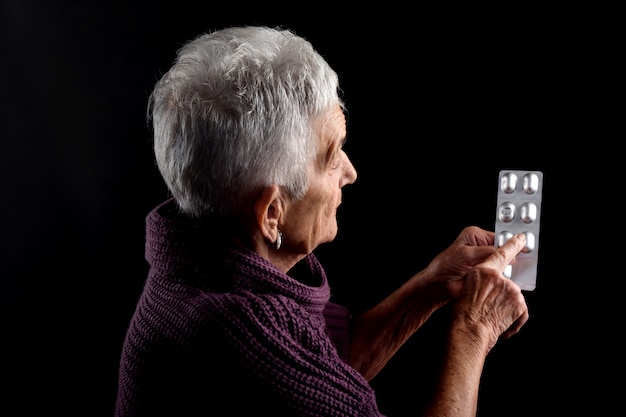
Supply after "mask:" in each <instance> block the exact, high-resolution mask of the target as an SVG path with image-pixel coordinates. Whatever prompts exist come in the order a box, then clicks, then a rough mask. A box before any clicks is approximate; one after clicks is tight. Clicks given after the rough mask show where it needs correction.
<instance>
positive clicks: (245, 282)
mask: <svg viewBox="0 0 626 417" xmlns="http://www.w3.org/2000/svg"><path fill="white" fill-rule="evenodd" d="M218 223H219V222H215V221H208V222H207V221H194V220H191V219H190V218H189V217H187V216H186V215H183V214H181V213H180V212H179V210H178V208H177V206H176V204H175V202H174V201H173V199H170V200H167V201H165V202H163V203H162V204H160V205H159V206H157V207H156V208H155V209H154V210H153V211H152V212H150V214H149V215H148V217H147V219H146V254H145V256H146V260H147V261H148V263H149V264H150V266H151V267H152V268H156V269H157V270H160V271H162V273H164V274H165V275H168V276H170V277H172V278H173V279H177V278H179V277H180V276H183V275H184V276H185V277H187V278H189V277H192V279H194V281H195V282H194V284H195V285H198V286H199V287H200V288H202V289H204V290H209V289H222V290H226V289H228V290H231V291H232V290H233V289H235V290H236V291H245V292H251V293H255V294H270V293H271V294H275V295H284V296H286V297H288V298H291V299H293V300H295V301H296V302H297V303H298V304H300V305H302V306H303V307H304V308H305V309H306V310H307V311H308V312H309V313H311V314H320V313H321V312H322V310H323V309H324V307H325V305H326V303H327V302H328V301H329V299H330V287H329V285H328V280H327V277H326V273H325V271H324V269H323V267H322V266H321V264H320V263H319V261H318V259H317V258H316V257H315V255H314V254H312V253H311V254H309V255H307V256H306V257H305V258H304V259H303V260H302V261H300V262H299V264H298V265H297V266H296V267H294V270H293V271H291V272H290V275H294V276H295V277H292V276H290V275H287V274H285V273H283V272H282V271H280V270H279V269H278V268H277V267H276V266H275V265H274V264H272V263H271V262H269V261H268V260H267V259H265V258H263V257H261V256H260V255H258V254H257V253H256V252H254V251H252V250H250V249H248V248H245V247H242V246H237V245H228V244H225V243H226V239H222V238H221V235H220V233H219V229H220V227H219V225H218ZM216 260H217V261H218V262H215V261H216ZM217 269H219V270H217ZM184 271H189V272H191V273H190V274H184V273H183V274H181V272H184ZM203 279H204V282H203ZM214 279H218V280H219V281H215V280H214ZM303 282H307V283H309V282H315V283H316V285H315V286H311V285H306V284H304V283H303Z"/></svg>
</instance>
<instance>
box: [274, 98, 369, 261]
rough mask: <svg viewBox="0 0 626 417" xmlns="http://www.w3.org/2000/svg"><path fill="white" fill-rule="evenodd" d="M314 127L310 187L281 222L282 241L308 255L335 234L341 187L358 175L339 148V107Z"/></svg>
mask: <svg viewBox="0 0 626 417" xmlns="http://www.w3.org/2000/svg"><path fill="white" fill-rule="evenodd" d="M316 129H317V135H318V137H319V140H320V146H319V151H318V153H317V156H316V158H315V161H314V162H313V163H312V164H311V166H310V167H309V172H310V177H309V189H308V191H307V193H306V195H305V196H304V198H303V199H302V200H298V201H292V202H291V203H290V204H289V205H288V206H287V208H286V210H285V215H284V217H283V222H282V224H281V229H282V230H284V233H285V236H284V244H285V245H288V246H290V247H292V248H293V250H297V251H298V252H299V253H307V254H308V253H311V252H312V251H313V249H315V248H316V247H317V246H318V245H319V244H321V243H324V242H330V241H331V240H333V239H334V238H335V236H336V235H337V208H338V207H339V204H341V188H342V187H343V186H344V185H346V184H352V183H353V182H354V181H355V180H356V177H357V173H356V170H355V169H354V166H353V165H352V162H350V159H348V156H347V155H346V153H345V152H344V151H343V149H342V147H343V144H344V143H345V140H346V118H345V116H344V114H343V110H342V109H341V107H339V106H337V107H336V108H335V109H334V110H332V111H330V112H328V113H327V115H326V116H324V117H322V118H321V119H320V120H319V123H318V124H317V127H316ZM285 249H286V248H285Z"/></svg>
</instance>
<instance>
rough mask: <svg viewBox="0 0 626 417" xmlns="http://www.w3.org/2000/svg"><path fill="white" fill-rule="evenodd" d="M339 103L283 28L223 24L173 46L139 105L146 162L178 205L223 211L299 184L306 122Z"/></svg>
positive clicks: (307, 46)
mask: <svg viewBox="0 0 626 417" xmlns="http://www.w3.org/2000/svg"><path fill="white" fill-rule="evenodd" d="M337 104H339V105H340V106H342V107H343V102H342V101H341V98H340V97H339V83H338V77H337V74H336V73H335V71H334V70H333V69H332V68H331V67H330V66H329V65H328V63H327V62H326V61H325V59H324V58H323V57H322V56H321V55H320V54H319V53H317V52H316V51H315V50H314V48H313V46H312V45H311V43H310V42H309V41H307V40H305V39H304V38H302V37H299V36H296V35H295V33H293V32H292V31H289V30H286V29H278V28H277V29H271V28H268V27H232V28H225V29H221V30H218V31H214V32H212V33H207V34H203V35H201V36H199V37H197V38H196V39H193V40H191V41H189V42H187V43H186V44H185V45H183V46H182V48H181V49H180V50H179V51H178V54H177V58H176V60H175V62H174V64H173V65H172V67H171V68H170V70H169V71H168V72H167V73H166V74H164V75H163V77H162V78H161V79H160V80H159V81H158V82H157V83H156V86H155V88H154V90H153V91H152V93H151V95H150V99H149V105H148V112H149V116H150V117H151V118H152V122H153V129H154V152H155V156H156V162H157V165H158V168H159V171H160V172H161V175H162V176H163V179H164V180H165V183H166V184H167V186H168V189H169V191H170V193H171V194H172V196H173V197H174V198H175V199H176V201H177V202H178V205H179V206H180V208H181V210H182V211H183V212H185V213H187V214H189V215H191V216H195V217H200V216H202V215H203V214H206V213H212V212H216V213H218V214H220V215H223V216H233V215H236V213H238V212H239V211H241V210H242V209H244V208H245V206H246V205H249V204H251V202H252V200H253V198H254V197H255V196H256V195H257V194H258V193H259V191H260V190H261V189H262V188H263V187H266V186H269V185H273V184H277V185H279V186H281V187H283V188H284V189H285V190H286V192H287V193H288V195H289V196H290V197H292V198H294V199H299V198H302V197H303V196H304V194H305V193H306V191H307V188H308V177H309V168H308V166H309V163H310V162H311V161H312V160H313V158H315V155H316V153H317V150H318V140H317V139H316V136H315V131H314V128H313V127H314V122H315V120H316V119H317V118H319V117H320V116H322V115H323V114H324V113H325V112H327V111H328V110H329V109H331V108H332V107H333V106H335V105H337Z"/></svg>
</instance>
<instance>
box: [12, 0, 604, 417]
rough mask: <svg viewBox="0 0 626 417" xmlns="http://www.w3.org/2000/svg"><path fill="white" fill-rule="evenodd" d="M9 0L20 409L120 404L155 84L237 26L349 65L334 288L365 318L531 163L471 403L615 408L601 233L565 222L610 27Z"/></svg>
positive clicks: (147, 202) (480, 219)
mask: <svg viewBox="0 0 626 417" xmlns="http://www.w3.org/2000/svg"><path fill="white" fill-rule="evenodd" d="M0 4H1V5H2V9H1V10H0V12H1V16H0V17H1V19H2V21H1V30H2V40H1V42H2V43H1V44H0V45H1V46H2V63H1V71H2V74H1V75H2V77H1V88H2V109H1V116H0V117H2V119H1V121H2V130H1V132H2V142H1V143H2V149H1V150H0V152H1V154H0V155H1V156H2V162H3V163H2V165H1V166H0V178H1V179H2V193H3V198H2V201H1V204H0V210H1V211H0V216H1V218H2V219H3V227H2V230H3V231H2V236H3V237H4V239H2V240H1V241H0V251H1V252H0V254H1V256H2V275H3V276H2V279H1V280H0V301H1V302H2V311H1V312H2V326H3V333H4V335H5V340H4V341H3V352H4V353H3V363H4V365H3V366H4V368H5V370H8V372H3V376H4V378H5V380H6V381H5V382H8V384H5V387H7V388H5V389H4V390H3V391H2V397H4V400H3V404H6V405H7V407H11V408H14V409H15V410H17V411H14V412H13V413H12V414H11V415H30V414H29V411H30V410H37V409H41V408H42V407H43V409H45V410H46V412H59V413H61V414H62V415H65V416H69V415H77V416H110V415H112V412H113V405H114V401H115V390H116V384H117V365H118V360H119V353H120V349H121V344H122V340H123V336H124V332H125V330H126V325H127V323H128V320H129V319H130V316H131V314H132V311H133V308H134V303H135V302H136V300H137V297H138V296H139V293H140V291H141V288H142V285H143V281H144V279H145V275H146V271H147V266H146V264H145V261H144V259H143V245H144V219H145V216H146V214H147V213H148V211H149V210H150V209H151V208H152V207H153V206H154V205H156V204H157V203H159V202H160V201H162V200H163V199H164V198H166V197H167V191H166V189H165V186H164V184H163V183H162V181H161V179H160V177H159V175H158V172H157V170H156V168H155V166H154V163H153V157H152V153H151V152H152V150H151V145H150V140H151V138H150V130H149V126H148V124H147V121H146V100H147V96H148V94H149V92H150V90H151V88H152V86H153V85H154V82H155V81H156V80H157V78H158V77H159V76H160V74H162V73H163V72H164V71H166V70H167V68H168V67H169V65H170V64H171V63H172V60H173V58H174V54H175V51H176V49H177V48H178V47H179V46H180V45H181V44H182V43H183V42H184V41H186V40H188V39H191V38H192V37H195V36H196V35H198V34H200V33H201V32H205V31H209V30H212V29H216V28H219V27H223V26H231V25H239V24H263V25H268V26H275V25H281V26H285V27H288V28H291V29H294V30H295V31H296V32H297V33H298V34H300V35H302V36H304V37H306V38H308V39H309V40H311V41H312V43H313V44H314V45H315V46H316V48H317V49H318V50H319V51H320V52H321V53H322V54H323V55H324V56H325V57H326V58H327V59H328V61H329V62H330V64H331V65H332V66H333V67H334V68H335V69H336V70H337V72H338V73H339V76H340V81H341V84H342V87H343V89H344V90H345V96H344V98H345V100H346V102H347V105H348V109H349V119H348V135H349V139H348V144H347V145H346V150H347V152H348V154H349V156H350V157H351V158H352V161H353V163H354V165H355V166H356V168H357V171H358V173H359V179H358V181H357V182H356V183H355V184H354V185H351V186H348V187H346V188H345V191H344V199H343V201H344V202H343V204H342V206H341V207H340V210H339V226H340V232H339V236H338V237H337V239H336V241H335V242H333V243H331V244H327V245H324V246H322V247H320V248H319V249H318V252H317V253H318V256H319V257H320V258H321V259H322V261H323V262H324V263H325V265H326V267H327V272H328V274H329V279H330V282H331V287H332V289H333V292H334V296H335V297H336V298H337V300H339V301H341V302H344V303H345V304H347V305H349V306H350V307H351V308H353V309H354V310H355V311H358V310H361V309H364V308H367V307H368V306H370V305H371V304H373V303H375V302H376V301H378V300H379V299H381V298H382V297H384V296H385V295H386V294H388V293H389V292H390V291H392V290H393V289H394V288H396V287H397V286H398V285H400V283H402V282H403V281H404V280H406V279H407V278H408V277H409V276H410V275H411V274H412V273H413V272H415V271H417V270H419V269H421V268H423V267H425V266H426V264H427V262H428V261H429V260H430V259H431V258H432V257H433V256H434V255H435V254H436V253H438V252H439V251H440V250H442V249H444V248H445V247H446V246H447V245H448V244H450V243H451V242H452V240H453V239H454V238H455V237H456V236H457V234H458V233H459V232H460V230H461V229H462V228H463V227H464V226H466V225H470V224H475V225H478V226H481V227H485V228H492V227H493V222H494V215H495V201H496V186H497V181H496V180H497V176H498V172H499V171H500V170H501V169H529V170H541V171H543V172H544V198H543V212H542V233H541V238H540V242H541V254H540V263H539V270H538V287H537V289H536V290H535V291H533V292H527V293H526V296H527V300H528V304H529V307H530V312H531V319H530V321H529V322H528V324H527V325H526V326H525V327H524V328H523V329H522V331H521V333H520V334H518V335H516V336H515V337H514V338H512V339H510V340H507V341H503V342H501V343H500V344H498V345H497V346H496V347H495V348H494V350H493V351H492V353H491V354H490V356H489V357H488V359H487V363H486V367H485V372H484V375H483V384H482V388H481V397H480V402H479V412H478V415H479V416H481V417H486V416H528V415H537V414H539V413H541V414H544V413H545V414H556V415H566V414H568V413H569V412H570V410H576V411H583V410H585V409H587V407H589V409H591V408H592V407H593V409H594V410H595V411H599V408H598V407H600V408H601V407H602V405H603V404H604V405H606V402H605V400H606V399H605V398H604V397H603V396H604V395H608V392H609V391H608V389H606V390H605V388H604V387H605V383H604V376H602V377H601V376H600V375H605V374H606V373H607V372H610V371H611V369H608V370H607V369H606V368H603V367H602V366H600V365H599V364H598V361H599V360H600V359H601V357H602V356H604V355H605V352H601V353H598V349H597V346H598V345H599V344H601V342H600V340H602V339H603V338H604V339H605V338H606V333H605V332H604V330H603V329H600V328H599V327H598V326H597V325H595V322H594V321H593V320H592V319H591V318H589V317H590V312H589V310H591V309H590V308H589V306H590V304H592V302H594V301H595V300H594V299H593V296H592V295H591V294H590V293H589V292H588V290H587V288H588V287H589V285H587V284H588V282H590V281H591V276H590V275H588V272H587V269H586V268H585V265H586V264H587V263H588V261H589V257H588V256H586V255H588V254H589V253H590V250H589V249H590V246H591V245H592V244H591V243H589V241H587V242H588V243H587V245H588V246H585V245H584V244H583V245H582V247H581V243H580V240H581V236H582V235H583V234H584V233H585V230H584V228H580V227H571V226H572V224H575V223H576V222H577V221H580V219H581V217H585V216H586V215H588V213H589V212H588V211H587V204H589V203H592V204H593V201H592V199H591V198H589V195H590V194H589V193H588V192H587V194H583V195H582V198H581V191H582V192H583V193H584V192H586V190H587V191H588V190H591V189H592V188H594V187H595V185H596V184H595V183H594V180H592V178H595V175H593V174H595V173H597V172H598V171H605V170H606V169H607V162H606V161H607V158H610V156H611V154H612V153H613V152H614V150H613V149H614V147H613V146H612V145H610V143H612V142H610V141H612V140H614V138H615V135H613V134H612V133H609V134H607V133H606V132H605V130H604V129H605V126H606V124H605V122H604V119H607V118H611V117H612V116H613V115H614V114H615V110H611V107H610V106H608V107H605V106H604V103H605V101H604V98H601V97H600V94H606V93H607V90H610V87H611V83H610V82H608V81H607V74H608V73H609V72H611V70H612V68H613V60H614V58H615V56H614V54H613V53H611V52H610V51H608V50H607V48H606V47H605V46H604V45H605V44H606V42H605V41H607V40H610V39H611V37H612V34H611V32H612V30H613V26H611V25H610V24H606V25H604V24H602V22H598V18H597V16H596V15H593V14H591V13H588V11H586V10H571V9H566V10H563V9H560V10H546V9H545V8H544V9H535V10H529V9H516V10H513V7H511V9H510V10H504V9H497V10H494V9H477V8H473V9H469V8H463V9H458V8H452V6H441V7H440V8H439V9H437V10H434V8H425V7H419V6H415V7H412V8H406V7H394V6H392V5H391V4H390V5H388V6H387V7H384V6H380V5H378V6H376V8H368V7H367V6H359V7H361V8H362V10H350V11H348V12H347V13H345V14H338V13H337V10H334V9H332V8H328V7H327V6H324V5H321V4H307V5H301V6H297V7H296V5H295V4H292V5H291V6H288V7H285V6H278V5H273V4H269V5H264V6H263V8H260V9H259V10H252V9H249V8H244V7H243V6H241V5H239V6H236V7H230V9H231V10H228V9H229V5H228V4H225V5H224V4H220V5H217V4H212V3H209V2H202V3H201V2H187V1H178V2H159V1H155V2H149V3H148V2H104V1H91V2H78V1H47V2H46V1H40V2H36V1H31V0H15V1H9V0H2V3H0ZM309 7H310V8H311V9H308V8H309ZM607 87H609V88H608V89H607ZM609 95H611V93H610V92H609ZM599 107H602V111H598V108H599ZM607 139H610V140H607ZM608 165H610V164H608ZM607 177H608V178H611V177H612V176H611V175H609V174H607V175H606V176H604V177H603V178H604V179H606V178H607ZM572 206H573V207H575V209H574V210H573V211H572V210H571V209H570V208H571V207H572ZM572 216H574V217H572ZM577 240H578V241H579V243H577ZM581 249H582V251H581ZM594 310H595V309H594ZM443 313H445V311H444V312H442V314H443ZM442 320H443V318H442V317H441V316H440V315H437V316H435V317H434V318H433V320H432V322H431V323H429V324H428V325H426V326H425V327H424V329H423V331H422V332H420V333H418V334H416V335H415V337H414V338H413V339H411V341H410V342H409V343H408V344H407V345H406V346H405V347H403V349H402V350H401V351H400V352H399V353H398V355H397V356H396V357H395V358H394V359H393V360H392V361H391V362H390V363H389V365H388V367H387V368H386V369H385V370H384V371H383V372H382V373H381V374H380V375H379V376H378V377H377V378H376V379H375V380H374V381H373V382H372V385H374V387H375V388H376V390H377V392H378V397H379V402H380V407H381V410H382V411H383V412H385V413H387V414H388V415H389V416H390V417H397V416H410V415H413V413H412V412H413V410H415V409H416V408H417V406H418V405H419V403H420V398H424V397H425V396H426V395H427V394H426V393H425V391H424V389H425V386H426V385H425V381H426V380H427V379H428V378H429V377H431V375H430V374H429V372H432V364H433V363H434V362H435V361H436V359H437V352H438V351H439V350H438V343H440V339H439V337H440V334H439V332H438V325H439V324H442V323H441V321H442ZM601 333H602V334H601ZM609 333H610V334H612V333H613V332H609ZM208 377H210V376H208ZM596 393H599V395H597V396H596V395H595V394H596ZM210 401H211V400H210V397H208V398H207V402H208V403H210ZM11 404H13V406H11Z"/></svg>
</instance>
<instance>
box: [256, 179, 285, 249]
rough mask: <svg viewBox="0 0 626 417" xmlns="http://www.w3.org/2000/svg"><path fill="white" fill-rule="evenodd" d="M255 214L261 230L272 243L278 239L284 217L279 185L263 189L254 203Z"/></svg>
mask: <svg viewBox="0 0 626 417" xmlns="http://www.w3.org/2000/svg"><path fill="white" fill-rule="evenodd" d="M254 213H255V216H256V222H257V225H258V227H259V230H261V232H262V233H263V236H264V237H265V238H266V239H267V240H269V241H270V242H275V241H276V239H277V237H278V224H279V222H280V219H281V218H282V215H283V201H282V199H281V195H280V188H279V187H278V185H272V186H270V187H266V188H264V189H263V191H262V192H261V194H260V195H259V197H258V198H257V199H256V201H255V202H254Z"/></svg>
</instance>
